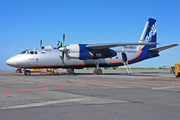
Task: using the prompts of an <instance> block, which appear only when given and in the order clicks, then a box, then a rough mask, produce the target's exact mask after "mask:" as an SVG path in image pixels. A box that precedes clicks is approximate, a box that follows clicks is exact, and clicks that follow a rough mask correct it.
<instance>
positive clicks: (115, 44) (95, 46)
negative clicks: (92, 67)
mask: <svg viewBox="0 0 180 120" xmlns="http://www.w3.org/2000/svg"><path fill="white" fill-rule="evenodd" d="M154 44H159V43H156V42H151V43H109V44H108V43H107V44H91V45H86V47H87V48H89V49H104V48H110V47H118V46H127V45H154Z"/></svg>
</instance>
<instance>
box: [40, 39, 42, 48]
mask: <svg viewBox="0 0 180 120" xmlns="http://www.w3.org/2000/svg"><path fill="white" fill-rule="evenodd" d="M40 47H42V39H41V41H40Z"/></svg>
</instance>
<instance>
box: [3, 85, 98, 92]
mask: <svg viewBox="0 0 180 120" xmlns="http://www.w3.org/2000/svg"><path fill="white" fill-rule="evenodd" d="M95 83H100V82H89V83H80V84H71V85H61V86H52V87H44V88H34V89H26V90H18V91H9V92H2V93H0V95H2V94H9V93H19V92H25V91H34V90H44V89H51V88H61V87H69V86H80V85H89V84H95Z"/></svg>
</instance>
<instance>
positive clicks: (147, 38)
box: [139, 18, 157, 49]
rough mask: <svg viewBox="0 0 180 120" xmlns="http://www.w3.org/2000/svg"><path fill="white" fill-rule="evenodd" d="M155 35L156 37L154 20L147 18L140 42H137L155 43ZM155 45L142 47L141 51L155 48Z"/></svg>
mask: <svg viewBox="0 0 180 120" xmlns="http://www.w3.org/2000/svg"><path fill="white" fill-rule="evenodd" d="M156 35H157V24H156V20H155V19H152V18H149V19H148V21H147V23H146V25H145V28H144V31H143V33H142V35H141V38H140V41H139V42H147V43H149V42H156ZM155 47H156V45H142V47H141V48H142V49H151V48H155Z"/></svg>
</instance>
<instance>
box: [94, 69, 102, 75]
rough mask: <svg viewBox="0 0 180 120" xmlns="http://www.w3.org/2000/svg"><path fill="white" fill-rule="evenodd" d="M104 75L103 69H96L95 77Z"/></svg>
mask: <svg viewBox="0 0 180 120" xmlns="http://www.w3.org/2000/svg"><path fill="white" fill-rule="evenodd" d="M102 74H103V73H102V70H101V69H97V68H95V69H94V75H102Z"/></svg>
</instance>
